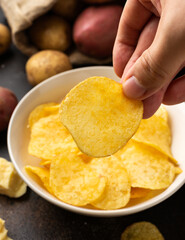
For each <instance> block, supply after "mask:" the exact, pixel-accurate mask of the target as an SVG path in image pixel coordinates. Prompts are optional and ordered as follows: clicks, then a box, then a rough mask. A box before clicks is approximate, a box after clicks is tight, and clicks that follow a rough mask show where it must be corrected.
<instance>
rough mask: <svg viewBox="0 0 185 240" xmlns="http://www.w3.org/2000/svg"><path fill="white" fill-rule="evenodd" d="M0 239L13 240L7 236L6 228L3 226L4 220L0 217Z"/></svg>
mask: <svg viewBox="0 0 185 240" xmlns="http://www.w3.org/2000/svg"><path fill="white" fill-rule="evenodd" d="M0 239H1V240H13V239H11V238H9V237H8V230H7V229H6V227H5V221H4V220H3V219H2V218H0Z"/></svg>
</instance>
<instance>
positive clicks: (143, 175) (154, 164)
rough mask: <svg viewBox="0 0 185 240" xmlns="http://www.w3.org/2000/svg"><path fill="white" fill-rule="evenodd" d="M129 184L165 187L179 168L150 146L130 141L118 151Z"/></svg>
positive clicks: (145, 186)
mask: <svg viewBox="0 0 185 240" xmlns="http://www.w3.org/2000/svg"><path fill="white" fill-rule="evenodd" d="M120 156H121V158H122V160H123V163H124V166H125V168H126V169H127V171H128V173H129V176H130V181H131V186H132V187H139V188H147V189H153V190H155V189H164V188H167V187H168V186H169V185H170V184H171V183H172V181H173V180H174V178H175V175H176V174H178V172H179V168H178V167H176V166H174V164H173V163H171V162H170V161H169V160H168V157H167V156H166V155H164V154H162V153H160V152H158V151H157V150H156V149H153V148H152V147H150V146H147V145H144V144H141V143H137V142H135V141H133V140H132V141H130V142H129V144H127V145H126V147H125V148H123V149H122V150H121V152H120Z"/></svg>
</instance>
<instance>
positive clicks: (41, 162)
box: [39, 159, 51, 168]
mask: <svg viewBox="0 0 185 240" xmlns="http://www.w3.org/2000/svg"><path fill="white" fill-rule="evenodd" d="M39 164H40V165H41V166H44V167H47V168H50V165H51V160H46V159H42V160H41V161H40V163H39Z"/></svg>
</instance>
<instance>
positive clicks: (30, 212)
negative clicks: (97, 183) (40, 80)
mask: <svg viewBox="0 0 185 240" xmlns="http://www.w3.org/2000/svg"><path fill="white" fill-rule="evenodd" d="M0 22H3V23H6V20H5V18H4V16H3V14H2V12H0ZM26 60H27V57H26V56H24V55H22V54H21V53H20V52H19V51H18V50H17V49H16V48H15V47H14V46H13V45H12V46H11V49H10V50H9V52H8V53H7V54H6V55H4V56H1V57H0V85H1V86H3V87H7V88H9V89H11V90H13V91H14V93H15V94H16V96H17V98H18V99H19V100H20V99H21V98H22V97H23V96H24V95H25V94H26V93H27V92H28V91H29V90H30V89H31V86H30V85H29V83H28V82H27V79H26V75H25V62H26ZM6 138H7V134H6V131H4V132H1V133H0V157H4V158H6V159H8V160H10V158H9V154H8V149H7V143H6V141H7V139H6ZM0 217H1V218H3V219H5V220H6V227H7V228H8V230H9V236H10V237H11V238H13V239H14V240H47V239H52V240H60V239H61V240H72V239H73V240H78V239H79V240H97V239H98V240H100V239H102V240H119V239H120V236H121V233H122V232H123V230H124V229H125V228H126V226H128V225H130V224H132V223H134V222H137V221H150V222H152V223H154V224H156V226H157V227H158V228H159V229H160V231H161V232H162V234H163V235H164V237H165V239H166V240H184V239H185V186H183V187H182V188H181V189H180V190H179V191H178V192H176V193H175V194H174V195H173V196H172V197H170V198H169V199H167V200H166V201H164V202H162V203H161V204H159V205H157V206H155V207H152V208H151V209H148V210H145V211H143V212H140V213H137V214H134V215H130V216H123V217H113V218H94V217H87V216H82V215H78V214H75V213H72V212H68V211H66V210H63V209H61V208H59V207H56V206H54V205H52V204H51V203H49V202H47V201H46V200H44V199H42V198H41V197H40V196H38V195H37V194H35V193H34V192H33V191H32V190H31V189H29V188H28V191H27V193H26V194H25V195H24V196H23V197H21V198H19V199H11V198H8V197H6V196H2V195H1V196H0Z"/></svg>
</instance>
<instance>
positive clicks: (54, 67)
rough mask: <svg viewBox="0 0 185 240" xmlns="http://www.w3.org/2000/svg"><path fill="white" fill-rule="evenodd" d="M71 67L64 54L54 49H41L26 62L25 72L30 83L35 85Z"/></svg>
mask: <svg viewBox="0 0 185 240" xmlns="http://www.w3.org/2000/svg"><path fill="white" fill-rule="evenodd" d="M71 68H72V66H71V63H70V61H69V58H68V56H67V55H66V54H64V53H62V52H59V51H55V50H43V51H40V52H38V53H36V54H34V55H33V56H32V57H30V58H29V59H28V61H27V63H26V74H27V78H28V81H29V82H30V84H31V85H36V84H38V83H40V82H42V81H44V80H45V79H47V78H49V77H51V76H53V75H55V74H57V73H60V72H64V71H66V70H70V69H71Z"/></svg>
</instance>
